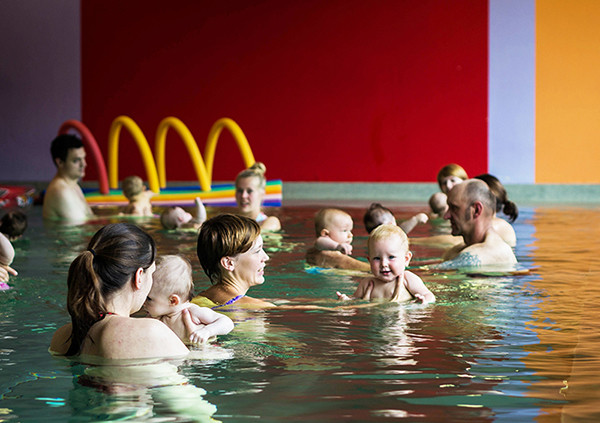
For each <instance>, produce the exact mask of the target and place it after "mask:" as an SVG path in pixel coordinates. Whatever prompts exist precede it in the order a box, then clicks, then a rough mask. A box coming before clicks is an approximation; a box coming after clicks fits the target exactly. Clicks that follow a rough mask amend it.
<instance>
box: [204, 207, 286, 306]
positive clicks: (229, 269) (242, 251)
mask: <svg viewBox="0 0 600 423" xmlns="http://www.w3.org/2000/svg"><path fill="white" fill-rule="evenodd" d="M197 253H198V259H199V260H200V264H201V265H202V268H203V269H204V272H205V273H206V275H207V276H208V277H209V279H210V281H211V283H212V286H211V287H210V288H208V289H206V290H205V291H203V292H201V293H200V294H199V295H198V296H197V297H195V298H194V299H193V300H192V302H193V303H195V304H198V305H199V306H203V307H211V308H213V309H218V308H221V307H225V306H228V305H231V304H234V303H235V305H236V306H241V307H244V308H266V307H275V305H274V304H271V303H269V302H266V301H263V300H260V299H258V298H252V297H249V296H247V295H246V293H247V292H248V290H249V289H250V288H251V287H253V286H256V285H261V284H262V283H264V281H265V276H264V270H265V266H266V263H267V260H269V256H268V255H267V253H265V251H264V250H263V240H262V237H261V236H260V226H259V225H258V223H257V222H256V220H254V219H251V218H248V217H244V216H237V215H233V214H222V215H218V216H215V217H213V218H212V219H208V220H207V221H206V222H204V224H203V225H202V228H201V230H200V234H199V235H198V247H197Z"/></svg>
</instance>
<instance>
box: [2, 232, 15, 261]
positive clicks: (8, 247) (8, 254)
mask: <svg viewBox="0 0 600 423" xmlns="http://www.w3.org/2000/svg"><path fill="white" fill-rule="evenodd" d="M14 258H15V249H14V248H13V246H12V244H11V243H10V240H9V239H8V237H7V236H6V235H4V234H3V233H0V264H1V265H4V266H9V265H10V264H11V263H12V261H13V259H14Z"/></svg>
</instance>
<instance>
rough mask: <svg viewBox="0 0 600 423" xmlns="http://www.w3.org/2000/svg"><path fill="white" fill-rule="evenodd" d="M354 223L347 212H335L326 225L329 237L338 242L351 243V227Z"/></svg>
mask: <svg viewBox="0 0 600 423" xmlns="http://www.w3.org/2000/svg"><path fill="white" fill-rule="evenodd" d="M353 227H354V223H353V222H352V218H351V217H350V216H349V215H347V214H341V213H339V214H336V215H335V216H334V217H333V219H332V220H331V223H330V224H329V226H328V227H327V230H328V231H329V238H331V239H332V240H334V241H335V242H337V243H338V244H352V238H353V235H352V228H353Z"/></svg>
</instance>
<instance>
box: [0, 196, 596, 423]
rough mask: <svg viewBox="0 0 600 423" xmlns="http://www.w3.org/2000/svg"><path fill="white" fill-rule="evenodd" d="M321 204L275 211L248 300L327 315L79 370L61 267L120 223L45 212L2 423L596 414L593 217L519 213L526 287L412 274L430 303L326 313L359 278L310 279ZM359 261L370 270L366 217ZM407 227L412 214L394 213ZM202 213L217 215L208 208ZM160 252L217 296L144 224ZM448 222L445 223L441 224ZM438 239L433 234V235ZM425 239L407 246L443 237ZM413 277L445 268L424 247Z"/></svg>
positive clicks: (33, 238) (536, 210) (8, 350)
mask: <svg viewBox="0 0 600 423" xmlns="http://www.w3.org/2000/svg"><path fill="white" fill-rule="evenodd" d="M317 210H318V207H315V206H289V207H287V206H286V207H282V208H280V209H277V210H276V211H274V213H276V214H277V215H278V216H279V218H280V219H281V221H282V226H283V228H284V230H283V231H282V232H281V233H275V234H267V235H265V237H264V238H265V249H266V251H267V253H268V254H269V255H270V257H271V259H270V261H269V262H268V265H267V268H266V271H265V278H266V281H265V284H264V285H262V286H258V287H254V288H252V289H251V291H250V292H249V295H251V296H253V297H258V298H268V299H272V300H277V301H280V302H281V301H289V302H292V303H293V302H301V303H302V304H306V303H312V304H319V305H322V306H325V307H331V308H332V310H331V311H325V310H313V311H307V310H289V309H286V310H278V309H273V310H268V311H253V312H248V311H243V310H238V311H233V312H231V313H229V314H228V315H229V316H230V317H231V318H232V319H233V320H234V322H235V323H236V327H235V329H234V330H233V331H232V332H231V333H230V334H229V335H226V336H221V337H219V338H218V339H217V341H216V342H215V343H213V344H211V345H209V346H207V347H204V348H196V349H195V350H194V351H193V356H192V357H191V358H189V359H187V360H185V361H173V362H164V361H155V362H150V363H139V362H138V363H133V362H132V363H105V364H104V365H87V364H85V365H84V364H80V363H74V362H72V361H69V360H67V359H64V358H57V357H52V356H51V355H50V354H49V353H48V345H49V342H50V338H51V337H52V334H53V332H54V331H55V330H56V329H57V328H58V327H60V326H62V325H63V324H65V323H66V322H68V320H69V316H68V313H67V311H66V307H65V301H66V292H67V286H66V279H67V271H68V267H69V265H70V263H71V261H72V260H73V259H74V258H75V257H76V255H77V254H78V253H79V252H81V251H82V250H83V249H84V248H85V246H86V244H87V241H88V240H89V238H90V237H91V236H92V235H93V234H94V233H95V232H96V231H97V230H98V229H99V228H100V227H101V226H102V225H103V224H106V223H108V222H112V221H114V219H111V218H104V219H99V220H98V221H97V222H94V223H91V224H86V225H82V226H76V227H57V226H48V225H44V224H43V222H42V219H41V207H32V208H30V209H29V210H28V214H29V228H28V229H27V231H26V233H25V235H24V237H23V239H21V240H18V241H17V242H16V243H15V249H16V254H17V256H16V259H15V261H14V264H13V267H14V268H15V269H17V270H18V271H19V276H17V277H13V278H12V279H11V281H10V282H9V284H10V285H11V286H12V289H10V290H8V291H2V292H0V335H1V341H0V422H2V421H7V422H37V421H44V422H66V421H69V422H97V421H98V422H99V421H106V422H109V421H111V422H112V421H145V422H193V421H222V422H232V423H233V422H255V421H261V422H281V421H306V422H375V421H378V422H380V421H394V420H404V421H410V422H449V421H469V422H511V423H512V422H529V421H535V422H570V421H577V422H581V421H597V419H598V418H600V408H599V407H598V405H597V404H598V402H599V401H598V400H599V399H600V330H599V328H598V325H599V323H598V322H600V308H599V307H598V305H597V304H598V302H599V300H600V256H599V254H598V252H599V251H600V248H599V247H600V241H599V239H600V208H599V207H597V206H585V207H583V206H566V205H561V206H556V207H554V206H550V205H545V206H540V207H521V208H520V215H519V218H518V219H517V221H516V222H515V224H514V228H515V231H516V233H517V238H518V243H517V247H516V249H515V253H516V256H517V258H518V260H519V265H520V269H522V270H525V271H524V272H521V274H516V275H512V274H502V273H494V272H488V273H484V272H457V271H449V272H439V271H434V270H431V269H426V268H425V269H416V270H415V272H416V273H418V274H419V275H420V276H421V277H422V278H423V280H424V281H425V283H426V285H427V286H428V287H429V289H430V290H431V291H433V292H434V294H435V295H436V297H437V302H436V303H435V304H433V305H427V306H423V305H420V304H416V303H405V304H390V303H386V304H380V305H377V306H375V307H371V308H355V309H352V308H350V309H334V307H335V306H336V305H337V301H336V295H335V292H336V291H341V292H344V293H347V294H352V293H353V292H354V289H355V288H356V285H357V282H358V280H359V279H360V277H361V276H360V275H359V274H356V273H352V272H343V271H333V270H329V271H323V270H319V269H315V268H310V267H307V266H306V265H305V262H304V253H305V251H306V249H307V248H308V247H309V246H310V245H311V244H312V242H313V241H314V226H313V220H312V219H313V216H314V213H315V212H316V211H317ZM345 210H347V211H348V212H349V213H350V214H351V215H352V217H353V219H354V225H355V231H354V235H355V238H354V242H353V245H354V255H355V256H358V257H361V256H365V253H366V251H365V248H366V239H367V238H366V232H365V230H364V227H363V225H362V215H363V213H364V210H365V207H354V208H348V207H345ZM393 210H394V212H395V213H396V216H397V218H398V219H399V220H403V219H406V218H408V217H409V216H411V215H412V214H414V213H415V212H417V211H420V210H419V208H418V207H415V206H414V205H408V204H407V205H401V204H400V205H397V206H395V207H393ZM208 212H209V216H210V215H211V214H212V213H214V212H215V210H214V209H209V210H208ZM135 222H136V223H138V224H139V225H140V226H141V227H143V228H144V229H146V230H147V231H148V232H149V233H151V234H152V235H153V237H154V239H155V240H156V243H157V246H158V253H159V254H174V253H176V254H183V255H185V256H186V257H187V258H188V259H189V260H190V261H191V262H192V265H193V266H194V280H195V283H196V288H197V291H200V290H201V289H203V288H205V287H207V286H208V283H209V282H208V279H207V277H206V276H205V275H204V274H203V273H202V270H201V268H200V265H199V263H198V259H197V257H196V236H195V234H194V233H193V232H174V231H171V232H166V231H164V230H162V229H161V228H160V224H159V223H158V220H157V219H152V218H149V219H138V220H136V221H135ZM438 223H439V222H438ZM437 228H438V229H439V226H438V227H437ZM438 229H436V227H435V226H433V225H431V224H429V223H428V224H425V225H422V226H419V227H417V228H416V229H415V230H414V231H413V232H412V233H411V234H410V236H411V237H415V238H417V237H425V236H428V235H431V234H433V233H434V231H435V230H438ZM411 250H412V251H413V254H414V255H413V261H412V263H411V265H412V266H417V267H418V266H419V261H425V260H428V259H432V258H437V257H440V256H441V254H442V251H443V249H442V248H441V247H440V246H435V245H424V244H417V243H414V244H413V245H412V246H411Z"/></svg>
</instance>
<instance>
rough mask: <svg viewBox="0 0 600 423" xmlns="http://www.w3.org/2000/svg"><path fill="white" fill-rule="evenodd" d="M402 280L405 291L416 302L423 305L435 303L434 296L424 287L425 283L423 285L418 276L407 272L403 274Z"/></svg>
mask: <svg viewBox="0 0 600 423" xmlns="http://www.w3.org/2000/svg"><path fill="white" fill-rule="evenodd" d="M404 279H405V281H406V289H408V292H410V293H411V295H412V296H413V297H415V298H416V299H417V300H418V301H421V302H422V303H423V304H427V303H433V302H435V295H433V292H431V291H430V290H429V289H428V288H427V287H426V286H425V283H423V280H422V279H421V278H420V277H419V276H417V275H415V274H414V273H413V272H410V271H408V270H407V271H406V272H404Z"/></svg>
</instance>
